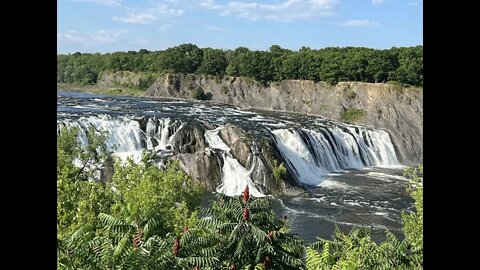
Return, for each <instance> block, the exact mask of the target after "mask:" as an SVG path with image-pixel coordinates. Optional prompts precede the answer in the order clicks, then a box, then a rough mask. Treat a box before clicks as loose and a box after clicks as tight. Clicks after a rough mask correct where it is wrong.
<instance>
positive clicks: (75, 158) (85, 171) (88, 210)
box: [57, 127, 112, 235]
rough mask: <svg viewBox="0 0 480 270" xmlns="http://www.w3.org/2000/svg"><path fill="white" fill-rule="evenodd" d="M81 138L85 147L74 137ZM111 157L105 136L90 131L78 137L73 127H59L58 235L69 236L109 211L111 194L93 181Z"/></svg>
mask: <svg viewBox="0 0 480 270" xmlns="http://www.w3.org/2000/svg"><path fill="white" fill-rule="evenodd" d="M79 136H82V137H83V138H84V140H85V143H86V145H81V144H80V143H79V141H78V140H77V138H79ZM110 154H111V152H110V150H108V149H107V147H106V146H105V134H104V133H101V132H97V131H95V130H94V129H93V128H90V129H89V130H88V131H87V132H86V133H85V134H79V130H78V129H76V128H68V127H62V128H60V130H59V134H58V137H57V232H58V233H59V235H63V234H68V233H70V232H72V231H73V230H76V229H78V228H79V227H80V226H81V225H83V224H87V223H93V222H94V219H95V217H96V216H97V215H98V214H99V213H100V212H104V211H108V209H109V208H110V205H111V204H112V198H111V194H110V193H109V192H108V191H106V190H105V189H104V187H103V185H102V183H100V182H98V181H96V180H98V179H97V178H96V174H97V172H98V170H99V169H100V168H101V167H102V166H103V165H104V164H105V162H106V160H107V158H108V157H109V155H110ZM89 180H91V181H89Z"/></svg>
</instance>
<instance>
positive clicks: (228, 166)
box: [205, 127, 265, 197]
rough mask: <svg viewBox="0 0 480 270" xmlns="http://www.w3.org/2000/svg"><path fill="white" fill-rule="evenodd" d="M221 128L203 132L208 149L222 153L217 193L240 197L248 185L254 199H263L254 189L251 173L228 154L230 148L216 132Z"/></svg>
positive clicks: (262, 195)
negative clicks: (220, 181)
mask: <svg viewBox="0 0 480 270" xmlns="http://www.w3.org/2000/svg"><path fill="white" fill-rule="evenodd" d="M221 129H222V127H219V128H216V129H214V130H208V131H206V132H205V139H206V140H207V143H208V145H209V146H210V148H215V149H219V150H221V151H222V157H223V167H222V184H221V185H220V186H219V187H218V188H217V192H220V193H223V194H225V195H227V196H238V195H241V194H242V192H243V190H244V189H245V186H247V185H248V188H249V191H250V194H251V195H252V196H254V197H264V196H265V195H264V194H262V193H261V192H260V191H258V189H257V188H256V187H255V184H254V183H253V181H252V179H251V173H252V171H248V170H247V169H246V168H245V167H243V166H242V164H240V163H239V162H238V160H236V159H235V158H233V156H232V154H231V153H230V148H229V147H228V145H226V144H225V143H224V142H223V141H222V139H221V138H220V136H219V135H218V132H219V131H220V130H221ZM252 168H253V167H252Z"/></svg>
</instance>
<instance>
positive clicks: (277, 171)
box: [273, 160, 287, 182]
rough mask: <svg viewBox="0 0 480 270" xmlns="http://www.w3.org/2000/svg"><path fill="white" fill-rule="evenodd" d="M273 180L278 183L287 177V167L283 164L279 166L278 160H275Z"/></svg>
mask: <svg viewBox="0 0 480 270" xmlns="http://www.w3.org/2000/svg"><path fill="white" fill-rule="evenodd" d="M273 166H274V167H273V178H274V179H275V180H276V181H277V182H280V181H281V180H282V175H285V174H286V173H287V168H285V165H283V162H282V163H280V165H279V164H278V161H277V160H273Z"/></svg>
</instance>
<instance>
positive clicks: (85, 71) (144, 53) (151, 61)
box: [57, 44, 423, 89]
mask: <svg viewBox="0 0 480 270" xmlns="http://www.w3.org/2000/svg"><path fill="white" fill-rule="evenodd" d="M116 71H132V72H139V73H145V74H148V75H147V76H146V77H145V78H143V79H142V81H140V85H139V86H140V88H143V89H146V88H148V87H149V86H150V84H151V83H153V81H154V79H155V78H156V75H159V74H163V73H195V74H204V75H212V76H219V77H222V76H224V75H227V76H242V77H250V78H254V79H255V80H257V81H260V82H263V83H267V82H271V81H281V80H287V79H304V80H313V81H325V82H328V83H330V84H336V83H337V82H339V81H360V82H372V83H373V82H396V83H399V84H402V85H413V86H422V85H423V46H416V47H400V48H395V47H394V48H391V49H388V50H378V49H370V48H363V47H344V48H338V47H329V48H324V49H318V50H316V49H310V48H308V47H302V48H301V49H300V50H298V51H293V50H289V49H284V48H281V47H280V46H278V45H273V46H271V47H270V49H269V51H254V50H250V49H248V48H245V47H239V48H237V49H235V50H221V49H212V48H199V47H197V46H196V45H194V44H182V45H180V46H175V47H172V48H168V49H166V50H163V51H162V50H161V51H148V50H145V49H141V50H139V51H138V52H136V51H128V52H114V53H106V54H99V53H95V54H90V53H80V52H76V53H74V54H68V55H58V56H57V82H60V83H74V84H82V85H89V84H95V83H96V82H97V80H99V79H100V78H101V77H102V75H103V74H104V73H105V72H116Z"/></svg>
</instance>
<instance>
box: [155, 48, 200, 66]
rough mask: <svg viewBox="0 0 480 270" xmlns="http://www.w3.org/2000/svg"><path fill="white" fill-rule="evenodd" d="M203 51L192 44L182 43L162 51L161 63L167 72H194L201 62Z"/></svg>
mask: <svg viewBox="0 0 480 270" xmlns="http://www.w3.org/2000/svg"><path fill="white" fill-rule="evenodd" d="M202 57H203V51H202V50H201V49H200V48H198V47H197V46H196V45H194V44H190V43H189V44H182V45H180V46H176V47H173V48H168V49H166V50H165V51H164V53H163V57H162V58H161V65H162V66H163V68H164V69H165V70H167V71H169V72H174V73H196V72H197V69H198V68H199V67H200V65H201V64H202Z"/></svg>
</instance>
